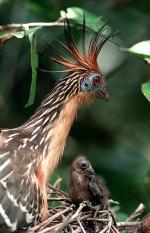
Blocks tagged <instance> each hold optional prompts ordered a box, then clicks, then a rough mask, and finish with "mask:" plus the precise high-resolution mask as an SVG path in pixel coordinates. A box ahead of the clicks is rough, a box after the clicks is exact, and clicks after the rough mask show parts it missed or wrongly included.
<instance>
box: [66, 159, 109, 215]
mask: <svg viewBox="0 0 150 233" xmlns="http://www.w3.org/2000/svg"><path fill="white" fill-rule="evenodd" d="M69 197H70V199H71V200H72V202H73V203H74V204H75V205H77V206H78V205H79V204H80V203H81V202H83V201H88V202H90V204H91V207H92V208H94V209H96V208H98V209H101V210H106V209H108V208H109V198H108V197H109V191H108V189H107V187H106V184H105V182H104V180H103V178H102V177H98V176H96V175H95V172H94V170H93V168H92V166H91V164H90V162H89V160H87V158H86V157H85V156H83V155H80V156H78V157H77V158H76V159H75V160H74V161H73V163H72V164H71V181H70V185H69Z"/></svg>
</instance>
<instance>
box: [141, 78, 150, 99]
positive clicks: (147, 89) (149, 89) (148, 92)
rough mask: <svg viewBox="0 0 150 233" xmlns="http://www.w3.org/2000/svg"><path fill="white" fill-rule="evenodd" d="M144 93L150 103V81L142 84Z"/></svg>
mask: <svg viewBox="0 0 150 233" xmlns="http://www.w3.org/2000/svg"><path fill="white" fill-rule="evenodd" d="M141 89H142V92H143V95H144V96H145V97H146V99H147V100H148V101H150V81H148V82H146V83H143V84H142V87H141Z"/></svg>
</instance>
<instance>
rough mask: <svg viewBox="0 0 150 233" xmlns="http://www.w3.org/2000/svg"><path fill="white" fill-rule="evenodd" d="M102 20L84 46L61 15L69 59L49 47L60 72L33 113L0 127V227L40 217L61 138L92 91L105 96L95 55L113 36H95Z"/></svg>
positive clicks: (21, 224)
mask: <svg viewBox="0 0 150 233" xmlns="http://www.w3.org/2000/svg"><path fill="white" fill-rule="evenodd" d="M104 27H105V26H103V27H102V28H101V29H100V30H98V31H97V32H96V33H95V34H94V35H93V37H92V38H91V41H90V44H89V49H88V51H86V49H85V31H86V30H85V20H83V43H82V49H83V51H82V52H81V53H80V52H79V50H78V48H77V45H76V43H75V41H74V38H73V35H72V32H71V29H70V24H69V21H68V19H65V23H64V33H65V36H66V44H63V43H61V45H62V47H63V48H64V49H65V51H67V53H68V54H69V55H70V59H69V58H68V57H66V56H64V55H62V54H61V53H59V52H57V51H56V50H55V49H53V48H52V50H53V53H54V54H55V55H56V56H57V58H51V59H52V60H53V61H55V62H57V63H59V64H61V65H62V66H64V67H66V70H64V71H63V72H66V77H64V78H62V79H61V80H60V81H59V82H58V83H57V85H56V86H55V87H54V89H53V90H52V91H51V92H50V93H49V95H48V96H47V98H45V100H44V101H43V102H42V104H41V105H40V106H39V108H38V109H37V111H36V112H35V113H34V115H33V116H31V117H30V118H29V120H28V121H27V122H25V123H24V124H23V125H21V126H20V127H18V128H14V129H1V130H0V232H1V233H3V232H4V233H6V232H14V231H16V230H20V229H25V228H28V227H29V226H31V225H32V224H36V223H37V222H38V221H39V219H40V221H43V220H44V219H46V218H47V216H48V204H47V195H46V182H47V181H48V179H49V177H50V175H51V173H52V171H53V170H54V168H55V167H56V165H57V163H58V161H59V159H60V157H61V155H62V154H63V150H64V146H65V143H66V138H67V136H68V133H69V131H70V128H71V125H72V123H73V120H74V118H75V116H76V113H77V110H78V108H79V107H80V106H81V104H82V103H83V102H85V101H88V100H89V99H93V98H94V97H95V96H97V97H100V98H102V99H103V100H107V99H108V93H107V89H106V85H105V79H104V77H103V75H102V73H101V70H100V69H99V66H98V63H97V57H98V55H99V53H100V51H101V48H102V47H103V45H104V44H105V43H106V42H107V41H108V39H109V38H110V37H111V36H112V33H111V34H110V35H108V36H106V37H105V38H104V37H103V38H100V36H101V32H102V30H103V29H104Z"/></svg>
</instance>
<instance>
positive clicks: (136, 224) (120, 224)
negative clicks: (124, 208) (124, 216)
mask: <svg viewBox="0 0 150 233" xmlns="http://www.w3.org/2000/svg"><path fill="white" fill-rule="evenodd" d="M140 224H141V222H118V223H117V226H118V227H119V229H125V228H129V227H130V228H132V227H139V226H140Z"/></svg>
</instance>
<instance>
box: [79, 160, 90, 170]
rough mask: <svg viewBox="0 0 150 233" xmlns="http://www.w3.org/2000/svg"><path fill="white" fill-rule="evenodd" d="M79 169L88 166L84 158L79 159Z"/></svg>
mask: <svg viewBox="0 0 150 233" xmlns="http://www.w3.org/2000/svg"><path fill="white" fill-rule="evenodd" d="M79 165H80V168H81V169H86V168H87V167H88V162H87V161H85V160H82V161H80V163H79Z"/></svg>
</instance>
